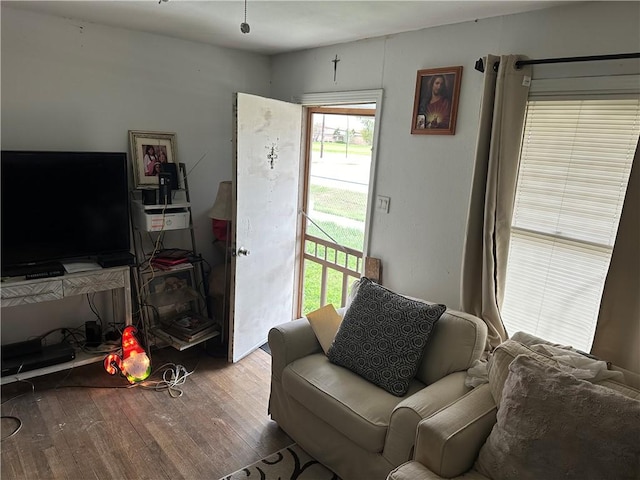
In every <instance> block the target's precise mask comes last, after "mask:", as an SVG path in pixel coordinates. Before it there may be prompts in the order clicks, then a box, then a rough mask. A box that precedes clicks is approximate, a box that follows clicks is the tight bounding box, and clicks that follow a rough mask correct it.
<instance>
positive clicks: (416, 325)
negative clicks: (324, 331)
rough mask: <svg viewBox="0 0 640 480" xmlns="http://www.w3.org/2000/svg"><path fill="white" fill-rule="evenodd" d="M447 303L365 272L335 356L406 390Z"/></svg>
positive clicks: (382, 383)
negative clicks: (418, 296) (389, 285)
mask: <svg viewBox="0 0 640 480" xmlns="http://www.w3.org/2000/svg"><path fill="white" fill-rule="evenodd" d="M446 308H447V307H446V306H444V305H438V304H437V305H429V304H427V303H424V302H420V301H416V300H411V299H409V298H407V297H404V296H402V295H398V294H397V293H394V292H392V291H390V290H387V289H386V288H384V287H382V286H381V285H378V284H377V283H374V282H372V281H371V280H369V279H367V278H362V279H361V280H360V284H359V287H358V292H357V293H356V296H355V298H354V300H353V303H352V304H351V305H350V306H349V309H348V310H347V312H346V313H345V316H344V320H343V321H342V324H341V325H340V329H339V330H338V333H337V334H336V338H335V339H334V341H333V345H332V346H331V348H330V349H329V352H328V354H327V355H328V357H329V360H330V361H331V362H332V363H334V364H336V365H340V366H343V367H345V368H348V369H349V370H351V371H352V372H354V373H357V374H358V375H360V376H361V377H363V378H365V379H366V380H368V381H370V382H372V383H374V384H375V385H378V386H379V387H381V388H383V389H385V390H386V391H388V392H389V393H391V394H393V395H396V396H402V395H405V394H406V393H407V390H408V389H409V385H410V383H411V380H412V379H413V378H414V376H415V374H416V371H417V370H418V364H419V362H420V360H421V359H422V355H423V351H424V349H425V345H426V344H427V340H428V339H429V336H430V334H431V331H432V329H433V326H434V324H435V323H436V322H437V321H438V319H439V318H440V316H441V315H442V314H443V313H444V311H445V310H446Z"/></svg>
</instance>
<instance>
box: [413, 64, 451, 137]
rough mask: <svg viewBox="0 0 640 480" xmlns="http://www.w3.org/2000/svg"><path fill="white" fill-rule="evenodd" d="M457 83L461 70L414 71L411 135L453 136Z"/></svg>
mask: <svg viewBox="0 0 640 480" xmlns="http://www.w3.org/2000/svg"><path fill="white" fill-rule="evenodd" d="M461 79H462V67H461V66H460V67H443V68H427V69H424V70H418V74H417V78H416V92H415V98H414V101H413V117H412V118H411V133H412V134H417V135H455V133H456V120H457V116H458V102H459V100H460V81H461ZM434 95H435V99H434Z"/></svg>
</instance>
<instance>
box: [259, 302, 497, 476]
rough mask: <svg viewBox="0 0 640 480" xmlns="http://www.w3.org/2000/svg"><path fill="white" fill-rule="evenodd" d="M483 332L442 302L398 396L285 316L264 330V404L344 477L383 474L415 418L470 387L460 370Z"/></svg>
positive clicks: (476, 351) (409, 444)
mask: <svg viewBox="0 0 640 480" xmlns="http://www.w3.org/2000/svg"><path fill="white" fill-rule="evenodd" d="M339 313H341V314H343V313H344V310H342V311H340V312H339ZM486 339H487V328H486V325H485V324H484V322H482V321H481V320H480V319H479V318H477V317H474V316H473V315H469V314H466V313H462V312H456V311H452V310H447V311H446V312H445V313H444V314H443V315H442V317H441V318H440V320H439V321H438V322H437V323H436V325H435V327H434V331H433V334H432V337H431V338H430V340H429V342H428V345H427V347H426V349H425V352H424V355H423V358H422V361H421V363H420V367H419V370H418V373H417V374H416V377H415V378H414V379H413V380H412V381H411V386H410V389H409V392H408V393H407V394H406V395H404V396H402V397H398V396H394V395H392V394H390V393H388V392H387V391H385V390H383V389H382V388H379V387H378V386H376V385H374V384H373V383H370V382H368V381H367V380H365V379H364V378H362V377H360V376H358V375H357V374H355V373H353V372H351V371H349V370H347V369H346V368H343V367H340V366H337V365H334V364H332V363H331V362H330V361H329V360H328V358H327V356H326V355H325V354H324V352H323V350H322V348H321V345H320V343H319V342H318V339H317V338H316V335H315V334H314V331H313V329H312V327H311V326H310V324H309V322H308V321H307V319H306V318H301V319H298V320H294V321H292V322H287V323H285V324H283V325H280V326H278V327H276V328H273V329H272V330H271V331H270V332H269V346H270V347H271V352H272V377H271V398H270V400H269V412H270V414H271V417H272V418H273V420H275V421H276V422H277V423H278V425H279V426H280V427H281V428H282V429H283V430H284V431H285V432H286V433H287V434H289V436H291V437H292V438H293V439H294V440H295V441H296V442H297V443H298V444H299V445H300V446H301V447H302V448H304V449H305V450H306V451H307V452H308V453H309V454H311V455H312V456H313V457H314V458H316V459H317V460H318V461H320V462H321V463H323V464H324V465H326V466H327V467H328V468H330V469H332V470H333V471H334V472H336V473H337V474H338V475H339V476H340V477H341V478H342V479H344V480H364V479H367V480H376V479H379V480H382V479H384V478H386V476H387V474H388V473H389V472H390V471H391V470H392V469H393V468H395V467H396V466H398V465H400V464H402V463H403V462H406V461H407V460H409V459H410V458H412V454H413V446H414V441H415V436H416V427H417V425H418V423H419V422H420V420H422V419H423V418H426V417H428V416H429V415H430V414H431V413H433V412H434V411H436V410H439V409H440V408H442V407H443V406H444V405H447V404H449V403H450V402H452V401H453V400H455V399H456V398H458V397H460V396H462V395H464V394H465V393H466V392H468V391H469V390H470V388H469V387H467V386H466V385H465V377H466V370H467V369H468V368H469V367H471V366H472V365H473V363H474V361H475V360H477V359H478V358H480V356H481V355H482V353H483V352H484V348H485V345H486Z"/></svg>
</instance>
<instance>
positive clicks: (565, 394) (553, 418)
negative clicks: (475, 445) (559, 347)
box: [475, 355, 640, 480]
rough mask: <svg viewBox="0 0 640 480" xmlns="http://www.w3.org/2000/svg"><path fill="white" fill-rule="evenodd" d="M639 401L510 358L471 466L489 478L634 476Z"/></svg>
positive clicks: (639, 452) (639, 451)
mask: <svg viewBox="0 0 640 480" xmlns="http://www.w3.org/2000/svg"><path fill="white" fill-rule="evenodd" d="M638 439H640V401H638V400H634V399H632V398H629V397H627V396H625V395H622V394H621V393H618V392H616V391H614V390H611V389H609V388H606V387H602V386H600V385H594V384H592V383H589V382H587V381H585V380H579V379H577V378H575V377H574V376H573V375H570V374H567V373H564V372H562V371H560V370H558V369H557V368H555V367H552V366H549V365H544V364H542V363H540V362H538V361H537V360H535V359H533V358H531V357H530V356H528V355H518V356H517V357H516V358H515V359H514V360H513V362H511V365H510V366H509V374H508V376H507V379H506V381H505V384H504V389H503V392H502V401H501V403H500V408H499V409H498V414H497V421H496V424H495V425H494V427H493V430H492V431H491V434H490V435H489V437H488V438H487V441H486V443H485V444H484V445H483V446H482V448H481V449H480V454H479V456H478V460H477V461H476V466H475V468H476V470H478V471H479V472H480V473H482V474H484V475H486V476H487V477H489V478H492V479H494V480H507V479H518V480H528V479H531V480H533V479H536V480H539V479H542V478H562V479H564V480H572V479H575V480H589V479H593V480H595V479H603V478H615V479H618V480H624V479H629V480H631V479H635V480H637V478H638V473H640V470H639V469H640V460H639V459H640V442H639V441H638Z"/></svg>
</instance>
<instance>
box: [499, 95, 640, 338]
mask: <svg viewBox="0 0 640 480" xmlns="http://www.w3.org/2000/svg"><path fill="white" fill-rule="evenodd" d="M636 85H637V84H636ZM639 133H640V99H639V98H638V95H637V94H633V95H629V94H624V95H620V94H616V93H611V94H606V95H603V94H597V95H594V94H590V95H585V94H580V95H573V96H572V95H567V94H566V93H565V94H563V95H555V96H554V95H549V94H548V92H546V94H545V96H541V95H539V96H537V95H535V93H534V88H533V85H532V92H531V95H530V98H529V101H528V105H527V113H526V120H525V126H524V132H523V142H522V149H521V154H520V169H519V174H518V184H517V185H518V186H517V190H516V197H515V204H514V212H513V219H512V227H511V243H510V249H509V260H508V263H507V277H506V283H505V294H504V301H503V306H502V318H503V321H504V323H505V326H506V328H507V331H508V332H509V334H510V335H512V334H513V333H515V332H516V331H519V330H521V331H525V332H528V333H531V334H534V335H537V336H539V337H542V338H545V339H547V340H549V341H552V342H557V343H561V344H567V345H572V346H574V347H576V348H579V349H581V350H585V351H589V350H590V348H591V343H592V342H593V336H594V333H595V327H596V322H597V317H598V310H599V307H600V298H601V296H602V291H603V288H604V282H605V279H606V275H607V270H608V268H609V261H610V258H611V252H612V250H613V245H614V243H615V238H616V232H617V228H618V222H619V220H620V213H621V211H622V206H623V203H624V198H625V193H626V187H627V182H628V179H629V172H630V171H631V164H632V162H633V157H634V153H635V149H636V145H637V142H638V135H639Z"/></svg>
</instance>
